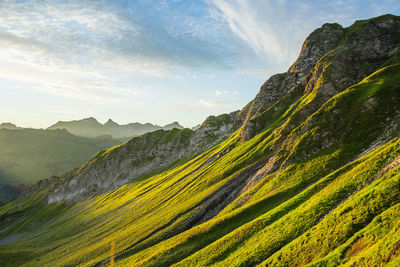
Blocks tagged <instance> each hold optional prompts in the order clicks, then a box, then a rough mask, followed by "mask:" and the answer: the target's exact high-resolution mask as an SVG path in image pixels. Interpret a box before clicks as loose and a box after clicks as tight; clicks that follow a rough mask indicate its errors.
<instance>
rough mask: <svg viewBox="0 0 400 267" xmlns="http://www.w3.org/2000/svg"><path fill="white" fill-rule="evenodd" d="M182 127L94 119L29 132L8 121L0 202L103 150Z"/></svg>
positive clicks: (1, 149) (1, 132) (1, 143)
mask: <svg viewBox="0 0 400 267" xmlns="http://www.w3.org/2000/svg"><path fill="white" fill-rule="evenodd" d="M173 128H178V129H182V128H183V127H182V126H181V125H180V124H179V123H178V122H174V123H171V124H168V125H165V126H157V125H153V124H151V123H145V124H141V123H137V122H136V123H129V124H126V125H119V124H118V123H116V122H114V121H113V120H111V119H109V120H108V121H107V122H106V123H105V124H101V123H99V122H98V121H97V120H96V119H95V118H86V119H82V120H75V121H59V122H57V123H56V124H54V125H52V126H50V127H49V128H47V129H46V130H44V129H28V128H21V127H18V126H16V125H15V124H13V123H11V122H5V123H1V124H0V201H2V200H6V199H10V198H14V197H15V196H17V195H18V194H19V193H20V191H21V190H20V187H21V186H23V185H30V184H33V183H36V182H37V181H39V180H42V179H46V178H49V177H51V176H55V175H62V174H63V173H64V172H66V171H67V170H70V169H72V168H75V167H77V166H79V165H81V164H83V163H85V162H86V161H87V160H88V159H89V158H90V157H91V156H93V155H94V154H95V153H96V152H98V151H100V150H102V149H108V148H110V147H112V146H115V145H119V144H122V143H124V142H126V141H128V140H129V139H130V137H132V136H139V135H143V134H145V133H148V132H153V131H156V130H160V129H162V130H170V129H173Z"/></svg>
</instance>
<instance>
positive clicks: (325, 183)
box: [0, 16, 400, 266]
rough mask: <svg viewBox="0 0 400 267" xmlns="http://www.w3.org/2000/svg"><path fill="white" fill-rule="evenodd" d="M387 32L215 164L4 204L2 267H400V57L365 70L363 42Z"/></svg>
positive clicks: (285, 101)
mask: <svg viewBox="0 0 400 267" xmlns="http://www.w3.org/2000/svg"><path fill="white" fill-rule="evenodd" d="M381 20H382V21H383V22H384V23H382V21H381ZM388 21H392V22H393V21H395V22H396V23H397V24H396V25H400V19H399V18H396V17H394V16H384V17H380V18H378V19H374V20H368V21H365V22H357V23H356V24H354V25H353V26H352V27H350V28H348V29H346V33H345V36H344V39H343V42H342V43H341V44H340V45H339V46H338V47H337V48H335V49H333V50H332V51H330V52H328V53H327V54H325V55H324V56H322V57H321V58H320V60H319V61H318V63H317V64H316V65H315V66H314V68H313V69H312V71H311V72H310V73H309V75H308V76H307V77H305V78H304V80H303V81H302V82H301V83H298V84H297V83H296V84H297V85H296V86H295V87H294V88H292V89H291V90H289V91H287V93H286V94H285V95H283V96H282V97H280V99H279V100H277V101H276V102H275V103H274V104H272V105H271V106H268V107H265V108H261V109H257V112H256V113H251V112H250V113H248V114H253V115H254V116H253V115H252V116H250V115H248V116H247V115H246V114H245V115H246V116H247V118H246V121H245V122H244V123H243V125H242V127H241V128H240V129H238V130H237V131H236V132H234V133H233V134H232V135H230V136H229V138H227V139H225V140H224V141H222V142H220V143H218V144H217V145H215V146H214V147H212V148H210V149H209V150H207V151H206V152H204V153H201V154H199V155H197V156H193V157H192V158H190V157H189V158H190V159H185V160H182V161H181V162H179V163H178V164H175V165H173V166H174V167H170V168H167V169H166V170H164V171H160V172H158V173H156V174H154V173H152V174H148V175H143V176H140V177H132V178H135V179H133V180H132V182H131V183H129V184H126V185H124V186H122V187H120V188H118V189H116V190H113V191H111V192H109V193H106V194H100V195H97V196H92V197H88V198H85V199H86V200H84V201H80V202H79V201H75V202H74V201H68V202H66V201H64V202H53V203H51V204H49V196H50V195H52V194H54V193H55V192H58V191H59V190H61V188H63V185H64V182H65V181H66V180H68V179H67V178H68V177H69V176H65V177H62V178H61V179H59V180H48V181H46V182H43V183H42V184H39V185H37V186H36V190H33V191H32V192H31V193H30V194H29V195H27V196H26V197H24V198H20V199H17V200H13V201H10V202H7V203H5V204H4V205H3V206H1V207H0V265H4V266H54V265H56V266H108V264H109V263H110V261H111V259H113V260H114V261H115V265H116V266H171V265H172V266H255V265H259V266H307V265H308V266H338V265H344V266H359V265H360V266H381V265H388V266H398V265H399V264H400V231H399V230H400V229H399V228H400V215H399V210H400V124H399V122H400V64H399V63H400V62H399V57H398V54H397V55H396V53H398V48H396V49H397V50H396V49H393V46H392V45H389V47H390V49H388V50H390V51H389V52H387V51H383V52H382V53H383V56H382V57H381V58H380V57H375V58H373V60H370V61H367V60H365V62H366V63H365V65H363V61H362V59H361V56H360V55H363V56H365V57H368V58H369V57H370V56H371V55H370V53H369V52H370V51H369V50H368V49H369V48H368V46H367V45H366V44H365V43H368V42H371V40H367V41H368V42H367V41H366V42H365V43H361V45H359V46H357V43H356V42H355V41H354V40H358V39H360V38H361V39H362V38H364V37H365V36H366V35H365V32H369V31H372V30H374V29H375V28H374V27H376V25H377V24H379V23H381V24H382V25H384V27H387V25H388ZM328 27H330V26H328ZM335 27H336V26H335ZM365 27H367V28H365ZM396 27H397V26H396ZM325 29H326V28H325ZM371 29H372V30H371ZM396 29H397V28H396ZM364 30H365V32H363V31H364ZM389 33H390V32H389ZM380 34H381V32H379V34H378V35H379V37H380ZM360 36H361V37H360ZM371 36H372V35H370V36H369V37H368V36H367V37H368V38H370V39H371V38H372V37H371ZM387 36H390V34H389V35H387ZM387 36H386V37H387ZM367 37H365V38H367ZM368 38H367V39H368ZM396 38H397V37H395V39H396ZM379 40H380V39H379ZM385 40H386V39H385ZM399 40H400V39H399ZM364 41H365V40H364ZM375 41H376V40H375V39H373V38H372V43H375ZM386 41H387V40H386ZM395 41H396V40H395ZM396 44H397V43H396ZM397 46H398V44H397ZM364 48H366V50H363V49H364ZM360 50H362V51H360ZM393 51H394V52H393ZM396 51H397V52H396ZM351 53H357V55H358V56H357V57H353V56H350V57H349V56H348V55H349V54H351ZM389 54H390V55H391V56H390V58H389V56H388V55H389ZM260 102H262V101H260ZM260 102H257V101H254V102H253V104H252V105H254V107H256V106H257V105H256V104H257V103H260ZM244 110H246V109H244ZM239 115H240V114H239ZM246 116H244V117H246ZM160 133H161V132H160ZM163 133H164V132H163ZM192 134H193V133H192V132H191V131H189V132H188V131H184V130H175V131H170V132H167V134H166V135H163V136H160V137H159V138H157V142H158V143H161V144H163V143H165V142H166V141H168V142H172V143H173V141H176V140H177V139H176V138H183V137H185V136H188V135H192ZM150 136H153V137H154V136H155V135H151V134H150V135H149V137H150ZM185 140H187V139H186V138H185ZM146 147H149V149H150V150H152V147H151V144H150V143H146ZM120 148H126V149H128V148H129V146H128V145H127V144H125V145H122V146H120V147H119V148H115V149H110V150H106V151H103V152H101V153H99V154H97V156H96V157H94V158H93V159H92V160H93V163H95V162H98V161H101V162H102V163H104V166H105V167H104V168H103V169H96V172H97V171H98V172H101V171H103V172H106V171H107V170H108V169H109V168H111V167H115V166H118V165H119V164H120V163H121V161H118V159H120V160H121V159H123V158H124V157H127V155H128V154H126V153H124V154H121V155H122V156H121V158H118V157H111V154H113V153H114V152H115V151H116V150H119V149H120ZM171 149H172V148H171ZM113 151H114V152H113ZM90 163H91V162H89V163H88V164H89V165H90ZM124 168H127V167H124ZM124 168H120V169H118V168H117V170H124ZM83 169H84V167H82V168H80V169H77V170H75V172H76V173H78V174H79V173H80V172H81V171H83ZM89 178H92V177H89ZM81 179H88V177H84V176H82V178H81ZM71 181H72V180H71ZM69 182H70V181H69ZM83 182H85V181H83Z"/></svg>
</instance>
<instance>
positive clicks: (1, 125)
mask: <svg viewBox="0 0 400 267" xmlns="http://www.w3.org/2000/svg"><path fill="white" fill-rule="evenodd" d="M0 129H9V130H15V129H18V127H17V126H16V125H15V124H12V123H10V122H3V123H0Z"/></svg>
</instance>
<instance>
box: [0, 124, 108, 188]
mask: <svg viewBox="0 0 400 267" xmlns="http://www.w3.org/2000/svg"><path fill="white" fill-rule="evenodd" d="M105 145H106V144H104V142H102V141H100V140H94V139H93V140H92V139H86V138H81V137H75V136H73V135H71V134H69V133H67V132H66V131H63V130H34V129H18V130H7V129H2V130H0V183H6V184H12V185H16V184H26V185H30V184H34V183H36V182H37V181H39V180H42V179H45V178H48V177H50V176H52V175H61V174H63V173H64V172H66V171H68V170H70V169H72V168H75V167H78V166H80V165H81V164H83V163H84V162H86V161H87V160H88V159H89V158H90V157H91V156H92V155H93V154H95V153H96V152H97V151H99V150H101V148H102V147H104V146H105ZM110 145H111V144H110Z"/></svg>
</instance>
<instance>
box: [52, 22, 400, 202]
mask: <svg viewBox="0 0 400 267" xmlns="http://www.w3.org/2000/svg"><path fill="white" fill-rule="evenodd" d="M399 36H400V20H399V18H398V17H395V16H392V15H385V16H381V17H378V18H375V19H371V20H366V21H357V22H356V23H354V24H353V25H352V26H350V27H349V28H343V27H342V26H340V25H338V24H324V25H323V26H322V27H321V28H319V29H317V30H315V31H314V32H312V33H311V34H310V35H309V36H308V37H307V39H306V40H305V42H304V44H303V47H302V49H301V52H300V55H299V57H298V59H297V60H296V62H295V63H294V64H293V65H292V66H291V67H290V68H289V70H288V71H287V72H286V73H282V74H277V75H273V76H272V77H271V78H269V79H268V80H267V81H266V82H265V83H264V84H263V85H262V86H261V88H260V92H259V93H258V94H257V96H256V97H255V98H254V100H253V101H251V102H250V103H249V104H247V105H246V106H245V107H244V108H243V109H242V110H241V111H236V112H233V113H230V114H224V115H220V116H217V117H215V116H211V117H209V118H207V119H206V120H205V121H204V123H203V124H202V125H201V126H200V127H199V128H198V129H197V130H195V131H191V130H189V129H184V130H178V129H175V130H172V132H164V131H157V132H154V133H149V134H146V135H144V136H142V137H137V138H133V139H132V140H130V141H129V142H127V143H126V144H123V145H121V146H118V147H115V148H113V149H111V150H108V151H103V152H100V153H98V154H97V155H95V156H94V157H93V158H92V159H91V160H90V161H89V162H88V163H87V164H85V165H84V166H82V167H81V168H80V169H78V170H74V171H73V172H71V173H69V174H67V175H65V176H64V177H63V178H62V179H61V180H60V181H62V182H59V183H58V184H57V188H55V189H53V192H51V193H50V197H49V202H55V201H61V200H72V199H74V200H80V199H82V198H86V197H88V196H90V195H96V194H99V193H104V192H108V191H110V190H112V189H115V188H117V187H120V186H121V185H123V184H125V183H127V182H129V181H132V180H134V179H136V178H137V177H140V176H142V175H145V174H148V173H151V172H154V171H157V170H161V169H163V168H165V167H167V166H168V165H170V164H172V163H174V162H176V161H178V160H182V159H188V158H190V157H192V156H194V155H196V154H198V153H200V152H203V151H205V150H207V149H208V148H210V147H212V146H213V145H215V144H217V143H219V142H221V140H223V139H224V138H226V137H227V136H229V135H230V134H232V133H233V132H234V131H236V130H237V129H239V128H240V136H241V137H242V139H243V140H249V139H251V138H252V137H254V136H255V135H256V134H257V133H258V132H260V131H261V130H262V129H265V128H266V127H268V126H269V125H270V123H271V121H272V118H274V117H276V116H281V115H282V114H283V112H284V111H286V112H287V109H288V108H290V107H291V108H292V109H291V112H292V114H291V116H292V119H290V120H289V121H287V122H286V123H285V124H284V125H283V126H282V127H281V128H280V137H279V139H280V140H282V141H281V142H283V143H280V142H277V144H279V145H276V147H275V148H274V149H275V150H276V153H278V151H284V150H282V147H285V142H286V143H288V142H289V141H288V140H290V139H286V137H287V135H288V134H289V133H290V132H291V131H292V130H293V129H295V128H296V127H298V126H299V125H301V123H303V122H304V121H305V120H306V119H307V118H308V117H309V116H310V115H311V114H313V113H314V112H315V111H317V110H318V109H319V108H320V107H321V106H322V105H323V104H324V103H325V102H326V101H327V100H328V99H330V98H331V97H332V96H334V95H336V94H337V93H339V92H341V91H343V90H344V89H345V88H347V87H349V86H351V85H353V84H356V83H357V82H359V81H361V80H362V79H363V78H364V77H366V76H368V75H369V74H371V73H372V72H374V71H376V70H377V69H379V68H381V67H383V66H384V65H385V64H388V62H391V60H392V61H393V60H396V58H397V57H398V55H399V46H400V37H399ZM356 40H357V41H356ZM164 136H168V138H165V137H164ZM279 153H281V152H279ZM278 158H279V157H273V158H271V159H270V160H269V161H268V162H267V163H266V164H265V167H263V168H262V170H263V171H262V174H264V175H265V174H266V173H268V172H271V171H272V170H275V169H276V168H278V166H279V165H280V164H281V163H282V159H281V160H277V159H278ZM282 158H283V157H282ZM259 176H260V173H257V174H256V175H255V177H259ZM255 177H254V178H252V179H250V180H251V181H252V183H253V182H254V180H257V179H256V178H255Z"/></svg>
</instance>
